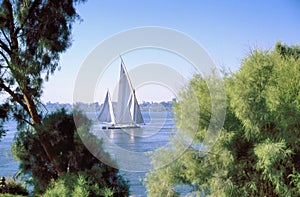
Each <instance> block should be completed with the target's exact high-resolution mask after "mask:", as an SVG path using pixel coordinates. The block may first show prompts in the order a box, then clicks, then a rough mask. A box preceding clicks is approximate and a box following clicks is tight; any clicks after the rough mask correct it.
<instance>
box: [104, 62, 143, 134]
mask: <svg viewBox="0 0 300 197" xmlns="http://www.w3.org/2000/svg"><path fill="white" fill-rule="evenodd" d="M98 120H99V121H100V122H101V123H102V124H105V125H104V126H102V129H121V128H139V127H140V125H141V124H145V122H144V119H143V116H142V113H141V110H140V107H139V104H138V101H137V99H136V95H135V90H134V89H133V86H132V84H131V81H130V78H129V76H128V73H127V70H126V67H125V64H124V61H123V59H122V58H121V70H120V79H119V89H118V100H117V105H116V109H114V107H113V104H112V101H111V98H110V94H109V91H108V90H107V93H106V97H105V100H104V103H103V106H102V108H101V111H100V114H99V116H98Z"/></svg>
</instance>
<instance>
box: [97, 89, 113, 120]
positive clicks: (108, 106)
mask: <svg viewBox="0 0 300 197" xmlns="http://www.w3.org/2000/svg"><path fill="white" fill-rule="evenodd" d="M98 120H99V121H100V122H103V123H111V124H115V123H116V120H115V114H114V110H113V106H112V102H111V98H110V95H109V91H108V90H107V93H106V97H105V100H104V103H103V106H102V109H101V111H100V114H99V116H98Z"/></svg>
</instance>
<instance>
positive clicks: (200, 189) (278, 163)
mask: <svg viewBox="0 0 300 197" xmlns="http://www.w3.org/2000/svg"><path fill="white" fill-rule="evenodd" d="M299 54H300V50H299V47H297V46H286V45H282V44H281V43H277V44H276V47H275V49H274V50H273V51H271V50H268V51H260V50H254V51H252V52H251V53H250V54H249V55H248V56H247V57H246V58H245V59H244V60H243V62H242V67H241V68H240V70H239V71H237V72H236V73H233V74H231V75H229V76H227V77H226V79H225V82H226V93H227V102H228V105H227V111H226V120H225V123H224V126H223V129H222V132H221V135H220V137H219V138H218V140H217V142H216V143H215V144H214V146H213V147H212V148H211V149H210V150H209V152H206V153H205V154H203V152H201V149H200V150H199V147H197V146H193V145H192V146H190V147H189V148H188V149H187V150H186V151H185V153H184V154H183V155H182V156H181V157H179V158H178V159H176V160H174V162H172V163H171V164H170V165H168V166H166V167H164V168H160V169H157V170H154V171H151V172H150V173H149V174H148V175H147V179H146V185H147V189H148V193H149V195H150V196H156V195H159V194H160V193H164V194H165V196H176V195H178V193H179V190H177V188H178V187H176V186H178V185H187V186H189V187H188V189H189V190H190V192H191V193H193V194H195V195H201V194H204V193H205V194H207V195H208V196H299V195H300V184H299V183H300V140H299V139H300V124H299V122H300V59H299ZM186 91H187V92H185V93H184V94H183V95H188V93H189V92H192V91H196V95H197V97H198V102H199V106H200V112H201V113H203V114H204V115H203V114H202V115H201V113H200V114H198V115H200V116H199V127H198V130H197V132H196V138H195V140H196V142H200V143H201V141H202V139H203V138H204V136H205V134H206V133H205V130H206V129H207V125H208V124H209V121H210V119H209V118H207V117H210V116H211V113H210V110H206V109H210V106H211V102H210V95H209V94H208V93H207V92H208V90H207V86H206V84H205V82H203V80H202V79H201V77H200V76H196V77H195V78H194V79H193V80H192V81H191V83H190V86H189V88H188V90H186ZM188 100H189V99H188V97H183V99H182V101H181V102H179V103H178V104H177V105H176V106H175V113H176V117H178V116H179V117H180V116H182V114H181V112H182V110H181V107H183V106H184V107H189V105H187V104H186V103H188ZM205 102H206V103H205ZM203 104H204V106H203ZM193 108H194V107H191V109H190V110H191V111H192V110H193ZM183 116H184V119H190V118H195V117H190V116H189V115H188V114H183ZM181 122H182V121H181ZM186 122H188V120H187V121H186ZM182 123H184V122H182ZM177 124H178V123H177ZM179 126H180V127H181V128H183V129H181V130H179V132H183V133H186V132H188V133H189V132H190V131H189V130H188V129H189V127H187V131H186V130H185V129H184V127H185V125H181V124H180V125H179ZM179 140H180V139H179ZM179 142H180V143H184V141H183V140H181V141H179ZM180 143H176V144H178V145H176V146H175V147H174V149H166V150H160V151H159V153H158V154H157V155H156V157H154V158H153V163H154V165H155V166H160V163H161V158H168V157H169V158H172V155H175V154H176V152H177V151H178V150H180Z"/></svg>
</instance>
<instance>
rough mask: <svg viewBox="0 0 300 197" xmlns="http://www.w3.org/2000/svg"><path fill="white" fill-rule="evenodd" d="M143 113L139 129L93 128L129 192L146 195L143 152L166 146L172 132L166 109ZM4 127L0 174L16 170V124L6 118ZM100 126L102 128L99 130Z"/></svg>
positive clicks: (147, 166) (146, 160) (146, 158)
mask: <svg viewBox="0 0 300 197" xmlns="http://www.w3.org/2000/svg"><path fill="white" fill-rule="evenodd" d="M143 117H144V120H145V122H146V125H144V126H142V128H139V129H116V130H105V131H103V130H102V129H101V127H100V126H99V127H97V125H96V126H95V127H94V130H93V133H94V134H96V135H97V136H98V137H99V138H106V139H107V140H106V142H107V143H106V144H105V146H104V147H105V149H106V150H108V152H109V153H110V154H111V156H112V158H114V159H116V160H117V161H118V164H119V165H120V166H121V170H120V173H121V175H123V176H124V177H125V178H126V179H128V180H129V185H130V191H131V195H133V196H147V194H146V188H145V186H144V185H143V179H144V178H145V174H146V173H147V172H148V170H149V169H150V168H151V165H150V161H151V158H150V157H149V156H148V155H147V154H146V153H149V152H151V151H155V150H156V149H157V148H161V147H163V146H166V145H167V143H168V142H169V140H170V136H171V135H174V132H175V125H174V121H173V114H172V113H170V112H151V113H146V112H143ZM6 128H7V129H8V130H9V131H8V132H7V135H6V136H5V137H3V138H2V139H1V142H0V177H1V176H11V177H12V176H13V175H14V174H15V173H16V172H17V171H18V162H16V161H15V160H14V159H13V157H12V154H11V151H10V147H11V144H12V142H13V138H14V134H15V132H16V124H15V123H14V122H9V123H8V124H6ZM100 130H102V132H99V131H100ZM100 133H102V134H100ZM119 150H122V151H121V152H120V151H119ZM120 154H121V155H120ZM135 156H137V157H135ZM140 156H141V158H142V159H140Z"/></svg>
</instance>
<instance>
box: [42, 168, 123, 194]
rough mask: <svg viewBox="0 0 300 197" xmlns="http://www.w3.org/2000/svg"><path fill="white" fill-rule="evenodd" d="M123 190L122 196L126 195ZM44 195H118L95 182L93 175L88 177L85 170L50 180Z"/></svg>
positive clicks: (111, 189)
mask: <svg viewBox="0 0 300 197" xmlns="http://www.w3.org/2000/svg"><path fill="white" fill-rule="evenodd" d="M127 195H128V193H127V192H125V193H124V195H123V196H127ZM43 196H44V197H56V196H57V197H69V196H72V197H83V196H104V197H111V196H120V193H119V194H115V192H114V189H113V188H108V187H102V188H101V186H100V184H99V183H97V182H95V178H94V177H89V175H88V173H87V172H80V173H78V174H74V173H72V174H66V175H64V176H62V177H60V178H59V179H58V180H56V181H53V182H51V184H50V185H49V187H48V189H47V190H46V192H45V193H44V195H43Z"/></svg>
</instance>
